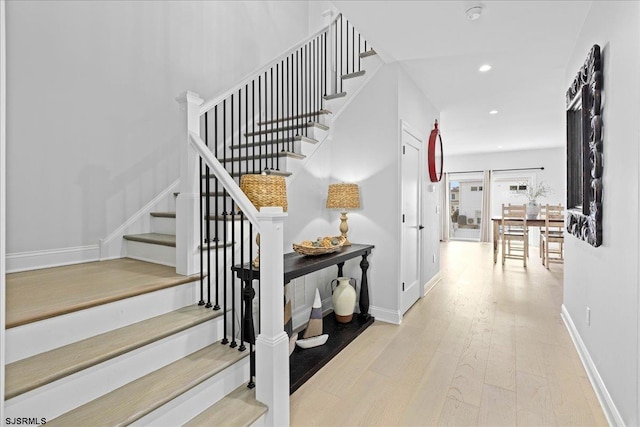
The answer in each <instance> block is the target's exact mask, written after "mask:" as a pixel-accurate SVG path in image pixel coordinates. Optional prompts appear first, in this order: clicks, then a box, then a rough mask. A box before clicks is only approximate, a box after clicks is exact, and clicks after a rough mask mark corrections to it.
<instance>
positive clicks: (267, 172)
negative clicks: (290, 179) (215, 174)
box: [231, 169, 291, 177]
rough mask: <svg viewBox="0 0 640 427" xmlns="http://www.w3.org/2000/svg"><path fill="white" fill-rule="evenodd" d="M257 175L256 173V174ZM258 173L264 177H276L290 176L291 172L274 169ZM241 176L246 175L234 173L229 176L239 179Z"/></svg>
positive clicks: (244, 173)
mask: <svg viewBox="0 0 640 427" xmlns="http://www.w3.org/2000/svg"><path fill="white" fill-rule="evenodd" d="M256 173H258V172H256ZM259 173H261V174H265V175H276V176H284V177H287V176H291V172H288V171H279V170H275V169H265V170H263V171H260V172H259ZM242 175H246V172H234V173H232V174H231V176H233V177H240V176H242Z"/></svg>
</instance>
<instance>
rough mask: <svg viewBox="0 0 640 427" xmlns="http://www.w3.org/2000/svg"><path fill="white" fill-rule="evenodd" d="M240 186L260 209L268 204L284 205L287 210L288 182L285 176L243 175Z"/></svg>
mask: <svg viewBox="0 0 640 427" xmlns="http://www.w3.org/2000/svg"><path fill="white" fill-rule="evenodd" d="M240 188H241V189H242V191H243V192H244V193H245V194H246V195H247V197H248V198H249V200H251V203H253V205H254V206H255V207H256V209H258V210H260V208H261V207H266V206H282V210H283V211H284V212H286V211H287V207H288V206H287V183H286V181H285V179H284V177H283V176H277V175H242V177H241V178H240Z"/></svg>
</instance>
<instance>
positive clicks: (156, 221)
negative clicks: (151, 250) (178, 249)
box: [151, 216, 176, 236]
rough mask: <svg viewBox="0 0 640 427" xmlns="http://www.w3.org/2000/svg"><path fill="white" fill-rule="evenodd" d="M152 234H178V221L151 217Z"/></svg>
mask: <svg viewBox="0 0 640 427" xmlns="http://www.w3.org/2000/svg"><path fill="white" fill-rule="evenodd" d="M151 232H152V233H159V234H173V235H174V236H175V234H176V219H175V218H167V217H163V216H152V217H151Z"/></svg>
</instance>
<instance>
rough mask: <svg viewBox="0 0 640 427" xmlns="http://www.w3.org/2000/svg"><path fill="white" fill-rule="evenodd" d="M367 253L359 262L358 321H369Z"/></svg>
mask: <svg viewBox="0 0 640 427" xmlns="http://www.w3.org/2000/svg"><path fill="white" fill-rule="evenodd" d="M367 255H369V254H368V253H365V254H364V255H362V261H360V269H361V270H362V280H361V281H360V303H359V306H360V319H362V320H369V319H370V318H371V315H370V314H369V283H368V282H367V270H368V269H369V261H367Z"/></svg>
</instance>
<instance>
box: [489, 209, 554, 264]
mask: <svg viewBox="0 0 640 427" xmlns="http://www.w3.org/2000/svg"><path fill="white" fill-rule="evenodd" d="M512 220H513V218H511V219H510V221H512ZM491 221H492V222H493V263H494V264H495V263H496V262H498V241H499V240H500V224H501V223H502V217H501V216H494V217H492V218H491ZM549 224H553V227H561V228H564V219H550V220H549ZM529 227H540V228H544V227H545V219H544V218H527V228H529Z"/></svg>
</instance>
